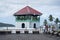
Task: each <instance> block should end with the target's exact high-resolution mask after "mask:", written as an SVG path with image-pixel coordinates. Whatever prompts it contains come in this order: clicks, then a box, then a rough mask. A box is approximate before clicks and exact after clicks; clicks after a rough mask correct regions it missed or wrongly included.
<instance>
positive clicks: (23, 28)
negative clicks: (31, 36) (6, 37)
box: [0, 6, 42, 33]
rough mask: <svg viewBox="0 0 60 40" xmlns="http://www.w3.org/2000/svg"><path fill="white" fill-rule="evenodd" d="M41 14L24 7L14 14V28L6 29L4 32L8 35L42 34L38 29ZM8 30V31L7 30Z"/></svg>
mask: <svg viewBox="0 0 60 40" xmlns="http://www.w3.org/2000/svg"><path fill="white" fill-rule="evenodd" d="M41 15H42V13H41V12H39V11H37V10H35V9H33V8H31V7H29V6H26V7H24V8H23V9H21V10H19V11H17V12H16V13H14V17H15V21H16V25H15V27H6V29H4V30H0V31H7V32H10V33H42V32H41V29H40V28H39V27H40V16H41ZM7 29H8V30H7Z"/></svg>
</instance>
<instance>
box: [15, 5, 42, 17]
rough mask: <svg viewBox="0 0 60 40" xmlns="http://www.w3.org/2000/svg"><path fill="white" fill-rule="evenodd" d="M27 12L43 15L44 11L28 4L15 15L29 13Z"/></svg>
mask: <svg viewBox="0 0 60 40" xmlns="http://www.w3.org/2000/svg"><path fill="white" fill-rule="evenodd" d="M27 14H29V15H30V14H31V15H41V14H42V13H41V12H39V11H37V10H35V9H33V8H31V7H29V6H26V7H24V8H23V9H21V10H19V11H18V12H16V13H15V14H14V15H15V16H18V15H27Z"/></svg>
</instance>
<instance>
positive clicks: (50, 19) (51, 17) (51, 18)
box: [49, 15, 53, 31]
mask: <svg viewBox="0 0 60 40" xmlns="http://www.w3.org/2000/svg"><path fill="white" fill-rule="evenodd" d="M49 21H50V22H51V23H50V24H51V25H49V29H51V28H52V21H53V16H52V15H50V16H49ZM52 30H53V28H52ZM49 31H50V30H49Z"/></svg>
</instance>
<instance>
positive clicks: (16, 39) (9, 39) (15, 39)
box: [0, 34, 60, 40]
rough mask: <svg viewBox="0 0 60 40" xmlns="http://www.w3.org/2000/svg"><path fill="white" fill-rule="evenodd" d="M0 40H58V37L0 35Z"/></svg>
mask: <svg viewBox="0 0 60 40" xmlns="http://www.w3.org/2000/svg"><path fill="white" fill-rule="evenodd" d="M0 40H60V37H57V36H52V35H48V34H4V35H3V34H2V35H1V34H0Z"/></svg>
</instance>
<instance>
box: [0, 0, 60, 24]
mask: <svg viewBox="0 0 60 40" xmlns="http://www.w3.org/2000/svg"><path fill="white" fill-rule="evenodd" d="M27 5H28V6H30V7H32V8H34V9H36V10H38V11H40V12H41V13H43V15H42V16H41V20H44V19H48V16H49V15H50V14H52V15H53V16H54V17H55V18H57V17H58V18H60V0H0V22H4V23H9V24H15V18H14V16H13V14H14V13H15V12H16V11H18V10H20V9H21V8H23V7H25V6H27ZM42 23H43V21H41V24H42Z"/></svg>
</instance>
